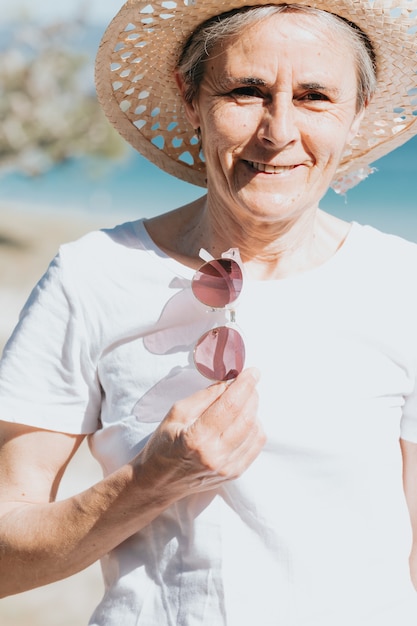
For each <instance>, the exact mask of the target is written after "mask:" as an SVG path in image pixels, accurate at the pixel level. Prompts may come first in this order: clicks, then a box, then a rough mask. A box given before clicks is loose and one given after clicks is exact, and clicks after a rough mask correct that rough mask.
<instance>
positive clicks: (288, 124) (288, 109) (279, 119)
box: [258, 94, 299, 149]
mask: <svg viewBox="0 0 417 626" xmlns="http://www.w3.org/2000/svg"><path fill="white" fill-rule="evenodd" d="M258 136H259V138H260V139H261V140H262V141H263V142H264V143H268V144H270V145H271V147H272V146H274V147H276V148H278V149H282V148H285V146H287V145H288V144H291V143H293V142H295V141H296V140H297V138H298V137H299V130H298V127H297V124H296V111H295V107H294V103H293V100H292V97H290V96H289V95H288V94H280V95H279V96H278V97H277V98H276V99H274V100H273V101H271V102H270V103H269V104H267V105H265V107H264V111H263V117H262V120H261V123H260V125H259V132H258Z"/></svg>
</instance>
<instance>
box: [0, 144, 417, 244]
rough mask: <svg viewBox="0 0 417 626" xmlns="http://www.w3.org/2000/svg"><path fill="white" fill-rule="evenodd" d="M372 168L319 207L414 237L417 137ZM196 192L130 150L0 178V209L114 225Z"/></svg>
mask: <svg viewBox="0 0 417 626" xmlns="http://www.w3.org/2000/svg"><path fill="white" fill-rule="evenodd" d="M373 165H374V166H375V167H376V168H377V171H376V172H375V173H374V174H372V175H371V176H369V177H368V178H367V179H366V180H365V181H363V182H361V183H360V184H359V185H358V186H357V187H355V188H353V189H351V190H350V191H348V193H347V195H346V196H345V197H344V196H338V195H336V194H335V193H334V192H333V191H332V190H330V191H329V192H328V193H327V195H326V196H325V198H324V199H323V201H322V203H321V206H322V208H323V209H324V210H327V211H329V212H330V213H333V214H335V215H337V216H339V217H342V218H343V219H346V220H356V221H358V222H361V223H367V224H372V225H374V226H376V227H377V228H380V229H381V230H384V231H386V232H392V233H395V234H398V235H401V236H403V237H406V238H408V239H411V240H413V241H417V137H416V138H414V139H413V140H411V141H409V142H408V143H406V144H405V145H404V146H402V147H401V148H398V149H397V150H395V151H394V152H393V153H391V154H389V155H387V156H386V157H384V158H382V159H380V160H379V161H377V162H376V163H374V164H373ZM203 193H204V190H203V189H201V188H199V187H195V186H193V185H190V184H188V183H184V182H182V181H179V180H177V179H175V178H173V177H172V176H170V175H168V174H165V173H164V172H162V171H161V170H159V169H158V168H157V167H156V166H154V165H152V164H151V163H149V162H148V161H146V160H145V159H144V158H143V157H141V156H140V155H138V154H137V153H136V152H134V151H133V150H129V152H128V153H127V155H126V156H125V157H124V158H123V159H122V160H119V161H109V160H100V159H74V160H71V161H68V162H66V163H63V164H62V165H59V166H57V167H54V168H53V169H52V170H50V171H49V172H47V173H46V174H43V175H40V176H37V177H28V176H26V175H23V174H18V173H13V174H8V175H3V176H2V177H1V176H0V208H1V206H2V205H3V206H4V207H7V208H13V207H19V208H21V207H24V208H25V209H27V210H31V211H36V210H42V211H45V210H46V211H54V212H55V211H60V212H71V213H80V212H81V213H83V214H85V215H87V214H88V215H90V216H92V217H94V219H97V218H100V216H101V215H102V216H103V217H106V218H108V217H109V216H110V215H111V216H112V217H113V215H114V220H115V222H117V221H123V220H125V219H132V218H137V217H151V216H153V215H157V214H158V213H161V212H165V211H167V210H170V209H173V208H176V207H177V206H180V205H181V204H185V203H186V202H190V201H191V200H193V199H195V198H197V197H199V196H200V195H203Z"/></svg>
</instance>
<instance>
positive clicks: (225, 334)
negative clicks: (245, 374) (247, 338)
mask: <svg viewBox="0 0 417 626" xmlns="http://www.w3.org/2000/svg"><path fill="white" fill-rule="evenodd" d="M194 361H195V364H196V367H197V369H198V371H199V372H200V374H203V376H206V377H207V378H210V379H211V380H232V379H233V378H236V376H237V375H238V374H240V372H241V371H242V370H243V366H244V363H245V344H244V343H243V339H242V337H241V335H240V334H239V333H238V331H237V330H235V329H234V328H228V327H227V326H220V327H219V328H214V329H213V330H209V331H208V332H207V333H205V334H204V335H203V336H202V337H201V338H200V339H199V341H198V342H197V345H196V347H195V349H194Z"/></svg>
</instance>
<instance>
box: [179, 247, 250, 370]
mask: <svg viewBox="0 0 417 626" xmlns="http://www.w3.org/2000/svg"><path fill="white" fill-rule="evenodd" d="M199 256H200V258H201V259H202V260H203V261H204V263H203V264H202V265H201V266H200V268H198V269H197V270H196V272H195V275H194V277H193V279H192V282H191V288H192V292H193V295H194V297H195V298H196V300H198V302H200V303H201V304H203V305H204V306H206V307H208V308H209V310H211V311H219V310H225V311H227V312H228V314H229V317H230V319H229V322H227V323H226V324H223V325H221V326H215V327H214V328H211V329H210V330H208V331H207V332H205V333H203V335H202V336H201V337H200V338H199V339H198V341H197V342H196V344H195V347H194V350H193V358H194V364H195V367H196V368H197V370H198V371H199V373H200V374H201V375H202V376H205V377H206V378H208V379H209V380H212V381H228V380H234V379H235V378H236V377H237V376H238V375H239V374H240V372H241V371H242V369H243V367H244V363H245V343H244V340H243V337H242V334H241V332H240V330H238V328H237V327H236V311H235V307H234V306H233V305H235V303H236V302H237V300H238V299H239V297H240V295H241V293H242V290H243V284H244V283H243V278H244V272H243V264H242V260H241V258H240V254H239V250H238V248H230V249H229V250H227V251H226V252H224V253H223V254H222V256H221V257H218V258H215V257H213V256H212V255H211V254H210V253H209V252H207V250H205V249H204V248H201V250H200V252H199ZM224 260H231V261H233V262H235V263H236V264H237V265H238V267H239V269H240V272H241V277H242V278H241V280H242V286H241V288H240V290H239V292H238V293H237V295H236V297H234V298H233V299H232V300H231V301H230V302H227V303H226V304H224V305H221V306H215V305H212V304H209V303H207V302H204V301H203V300H202V299H200V298H199V297H198V296H197V294H196V291H195V287H194V286H195V282H194V281H195V280H196V276H197V274H198V272H199V271H200V270H201V269H202V268H204V266H205V265H210V264H211V263H213V262H215V261H217V262H219V261H224ZM225 280H226V278H225ZM225 330H227V331H228V332H227V335H226V339H224V334H225V333H224V332H223V333H222V331H225ZM218 337H220V341H223V343H224V342H225V341H228V342H229V351H230V350H232V352H234V353H235V354H238V357H237V358H235V362H236V368H232V369H229V370H227V368H226V367H225V363H224V360H223V367H224V368H225V374H224V375H223V376H217V377H216V376H214V374H215V366H214V365H213V367H210V366H207V367H206V368H205V366H204V364H203V363H201V359H198V357H197V354H198V350H199V348H201V346H202V344H203V342H210V341H213V342H214V343H215V347H214V348H213V352H215V351H216V348H217V344H218ZM222 337H223V339H222ZM231 344H233V345H232V346H231ZM230 346H231V347H230ZM225 348H226V343H224V345H223V347H220V349H221V350H223V352H222V354H224V352H225ZM203 349H204V348H203ZM214 357H215V354H213V357H212V359H213V361H214ZM205 369H207V371H204V370H205ZM209 372H212V374H213V375H211V373H209Z"/></svg>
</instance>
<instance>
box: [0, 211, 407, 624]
mask: <svg viewBox="0 0 417 626" xmlns="http://www.w3.org/2000/svg"><path fill="white" fill-rule="evenodd" d="M192 275H193V271H192V270H191V269H189V268H187V267H184V266H183V265H181V264H179V263H178V262H176V261H174V260H173V259H170V258H169V257H167V256H166V255H165V254H164V253H162V252H161V251H160V250H158V249H157V248H156V247H155V245H154V244H153V242H152V241H151V239H150V238H149V236H148V235H147V232H146V230H145V228H144V224H143V222H142V221H138V222H133V223H128V224H125V225H122V226H119V227H117V228H115V229H113V230H104V231H100V232H95V233H91V234H89V235H87V236H86V237H83V238H82V239H81V240H79V241H77V242H75V243H72V244H67V245H64V246H62V248H61V250H60V253H59V255H58V257H57V258H56V259H55V260H54V261H53V263H52V264H51V266H50V268H49V270H48V272H47V274H46V275H45V277H44V278H43V279H42V280H41V282H40V284H39V285H38V286H37V287H36V288H35V289H34V291H33V292H32V294H31V296H30V298H29V301H28V303H27V305H26V307H25V308H24V311H23V313H22V316H21V320H20V323H19V325H18V328H17V330H16V331H15V333H14V334H13V336H12V338H11V340H10V342H9V343H8V345H7V347H6V349H5V352H4V356H3V360H2V362H1V364H0V419H3V420H9V421H16V422H20V423H25V424H29V425H32V426H37V427H42V428H46V429H52V430H58V431H66V432H71V433H92V436H91V449H92V452H93V454H94V455H95V456H96V458H97V459H98V460H99V462H100V463H101V465H102V467H103V472H104V474H105V475H107V474H109V473H110V472H112V471H113V470H115V469H116V468H118V467H119V466H120V465H121V464H123V463H125V462H127V461H129V460H130V459H131V458H132V457H133V456H134V455H136V454H137V453H138V452H139V451H140V449H141V448H142V446H143V445H144V443H145V442H146V440H147V438H148V437H149V435H150V434H151V433H152V431H153V430H154V429H155V427H156V426H157V424H158V423H159V422H160V420H161V419H163V417H164V415H165V414H166V413H167V411H168V410H169V408H170V407H171V405H172V404H173V402H175V401H176V400H177V399H179V398H183V397H185V396H188V395H190V394H191V393H192V392H194V391H195V390H197V389H200V388H202V387H205V386H206V385H207V384H208V381H207V380H206V379H205V378H203V377H202V376H201V375H200V374H198V373H197V372H196V370H195V368H194V365H193V358H192V352H193V347H194V344H195V342H196V341H197V339H198V338H199V337H200V336H201V335H202V334H203V332H204V331H205V330H207V329H208V328H209V327H212V326H213V325H219V324H221V323H223V321H224V320H225V315H224V312H223V311H217V312H213V311H207V310H206V308H205V307H204V306H203V305H202V304H200V303H199V302H197V300H196V299H195V298H194V296H193V295H192V292H191V288H190V280H191V278H192ZM416 284H417V246H416V245H414V244H412V243H409V242H406V241H404V240H402V239H399V238H397V237H393V236H389V235H385V234H382V233H379V232H378V231H376V230H375V229H373V228H370V227H362V226H359V225H358V224H353V225H352V228H351V231H350V233H349V235H348V237H347V239H346V241H345V243H344V245H343V246H342V247H341V248H340V249H339V251H338V252H337V253H336V254H335V255H334V256H333V257H332V258H331V259H330V260H329V261H328V262H326V263H325V264H323V265H322V266H320V267H318V268H316V269H314V270H312V271H309V272H305V273H302V274H298V275H296V276H294V277H291V278H288V279H284V280H274V281H262V282H257V281H250V280H245V285H244V290H243V292H242V294H241V297H240V299H239V303H238V306H237V323H238V325H239V327H240V329H241V331H242V333H243V335H244V338H245V343H246V351H247V365H256V366H257V367H258V368H259V369H260V370H261V381H260V383H259V393H260V408H259V417H260V419H261V421H262V423H263V426H264V428H265V431H266V433H267V443H266V445H265V448H264V450H263V451H262V452H261V454H260V456H259V457H258V458H257V460H256V461H255V462H254V463H253V465H252V466H251V467H250V468H249V469H248V470H247V471H246V472H245V473H244V475H243V476H242V477H241V478H239V479H238V480H236V481H232V482H230V483H228V484H227V485H225V486H224V487H223V488H221V489H219V490H218V491H215V492H208V493H206V494H203V495H198V496H192V497H189V498H184V499H183V500H181V501H180V502H178V503H177V504H175V505H173V506H171V507H170V508H169V509H168V510H167V511H166V512H165V513H164V514H163V515H161V516H160V517H159V518H158V519H157V520H155V521H154V522H153V523H152V524H150V525H149V526H148V527H146V528H145V529H144V530H143V531H142V532H141V533H139V534H137V535H135V536H133V537H131V538H130V539H129V540H128V541H126V542H124V543H123V544H122V545H121V546H119V547H118V548H117V549H115V550H114V551H113V552H112V553H111V554H109V555H108V556H107V557H105V558H104V559H103V571H104V578H105V583H106V594H105V597H104V599H103V601H102V603H101V604H100V606H99V607H98V608H97V610H96V611H95V614H94V616H93V617H92V619H91V622H90V624H91V625H94V626H104V625H106V626H120V624H123V626H168V625H169V626H174V625H175V626H202V625H204V626H211V625H213V626H254V624H259V625H260V626H415V624H416V623H417V594H416V593H415V591H414V589H413V588H412V586H411V583H410V580H409V573H408V552H409V549H410V545H411V532H410V524H409V518H408V512H407V507H406V504H405V499H404V496H403V492H402V482H401V455H400V449H399V443H398V438H399V436H400V428H401V429H402V431H401V432H402V436H403V437H404V438H405V439H408V440H411V441H414V442H417V396H416V394H417V390H416V376H417V289H416Z"/></svg>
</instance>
